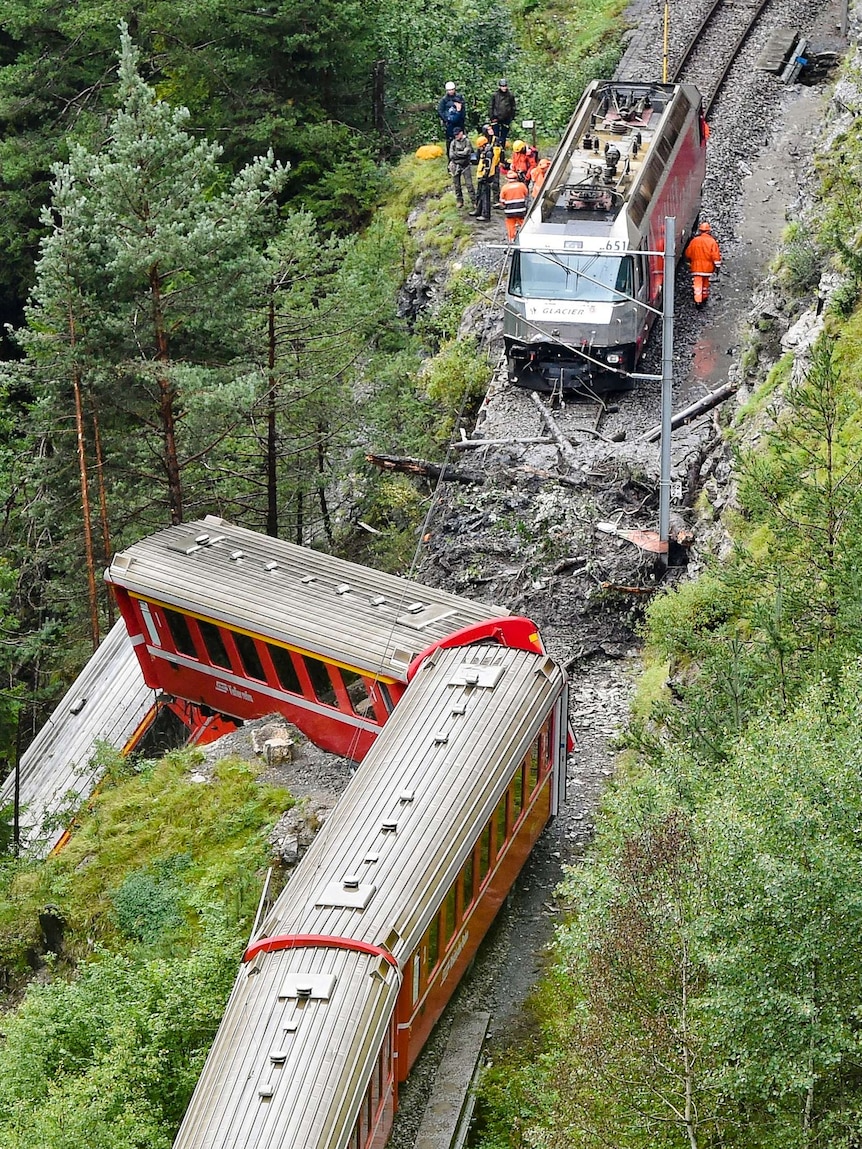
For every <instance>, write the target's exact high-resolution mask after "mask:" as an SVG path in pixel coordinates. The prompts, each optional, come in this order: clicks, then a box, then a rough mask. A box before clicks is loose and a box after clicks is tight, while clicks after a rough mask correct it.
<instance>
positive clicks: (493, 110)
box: [488, 79, 518, 148]
mask: <svg viewBox="0 0 862 1149" xmlns="http://www.w3.org/2000/svg"><path fill="white" fill-rule="evenodd" d="M517 111H518V106H517V104H516V103H515V97H514V96H513V95H512V93H511V92H510V91H509V84H508V81H507V80H505V79H502V80H498V81H497V91H496V92H495V93H494V95H493V96H492V97H491V103H490V104H489V105H488V119H489V120H490V121H491V123H492V124H493V125H494V131H495V134H496V136H497V139H498V140H499V141H500V147H501V148H505V146H506V140H507V138H508V135H509V128H511V126H512V120H514V118H515V116H516V114H517Z"/></svg>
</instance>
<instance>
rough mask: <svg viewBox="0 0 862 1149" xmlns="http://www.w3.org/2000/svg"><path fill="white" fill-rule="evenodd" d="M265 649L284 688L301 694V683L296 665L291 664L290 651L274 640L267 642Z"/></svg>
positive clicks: (292, 692)
mask: <svg viewBox="0 0 862 1149" xmlns="http://www.w3.org/2000/svg"><path fill="white" fill-rule="evenodd" d="M266 649H267V650H268V651H269V657H270V658H271V659H272V665H273V666H274V667H275V673H276V674H277V675H278V681H279V682H280V683H281V685H282V686H283V687H284V689H285V690H289V691H290V692H291V694H302V685H301V683H300V681H299V675H298V674H297V673H296V667H295V666H294V665H293V659H292V658H291V656H290V651H289V650H288V649H287V648H286V647H284V646H276V644H275V643H274V642H268V643H267V644H266Z"/></svg>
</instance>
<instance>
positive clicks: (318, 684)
mask: <svg viewBox="0 0 862 1149" xmlns="http://www.w3.org/2000/svg"><path fill="white" fill-rule="evenodd" d="M302 661H303V662H304V663H305V669H306V670H307V671H308V677H309V678H310V679H311V685H312V688H313V689H314V693H315V695H316V696H317V700H318V702H325V703H326V705H327V706H337V705H338V698H337V696H336V694H335V687H334V686H333V685H332V679H331V678H330V677H329V674H328V672H327V669H326V664H325V663H323V662H321V661H320V660H319V659H317V658H309V657H307V655H303V656H302Z"/></svg>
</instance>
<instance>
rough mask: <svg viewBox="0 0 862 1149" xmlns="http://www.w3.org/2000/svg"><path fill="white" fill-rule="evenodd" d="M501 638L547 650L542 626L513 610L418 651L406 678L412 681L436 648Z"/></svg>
mask: <svg viewBox="0 0 862 1149" xmlns="http://www.w3.org/2000/svg"><path fill="white" fill-rule="evenodd" d="M489 639H490V640H491V641H492V642H498V643H499V644H500V646H509V647H512V648H513V649H515V650H532V651H534V652H536V653H537V654H544V653H545V648H544V646H543V644H542V639H541V637H540V636H539V628H538V627H537V626H536V624H535V623H534V622H533V620H532V619H529V618H526V617H524V615H520V614H513V615H510V616H508V617H505V618H489V619H487V620H486V621H485V622H474V623H471V624H470V625H469V626H464V627H462V628H461V629H460V630H456V631H454V633H452V634H449V635H447V636H446V637H445V638H441V639H438V640H437V642H435V643H432V645H431V646H426V648H425V649H424V650H422V651H420V652H419V654H417V655H416V657H415V658H414V659H413V661H412V662H411V663H410V666H409V667H408V668H407V681H408V682H412V680H413V678H414V677H415V675H416V672H417V670H418V669H419V667H420V666H421V664H422V663H423V662H424V661H425V659H426V658H429V657H430V656H431V655H432V654H433V653H434V651H435V650H448V649H449V648H450V647H453V646H469V645H470V644H471V643H476V642H487V641H488V640H489Z"/></svg>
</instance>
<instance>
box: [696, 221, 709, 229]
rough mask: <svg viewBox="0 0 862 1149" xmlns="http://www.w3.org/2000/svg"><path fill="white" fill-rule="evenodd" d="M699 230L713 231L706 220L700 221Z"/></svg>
mask: <svg viewBox="0 0 862 1149" xmlns="http://www.w3.org/2000/svg"><path fill="white" fill-rule="evenodd" d="M697 230H698V231H712V228H711V227H710V226H709V224H708V223H706V221H704V222H703V223H700V224H698V225H697Z"/></svg>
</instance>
